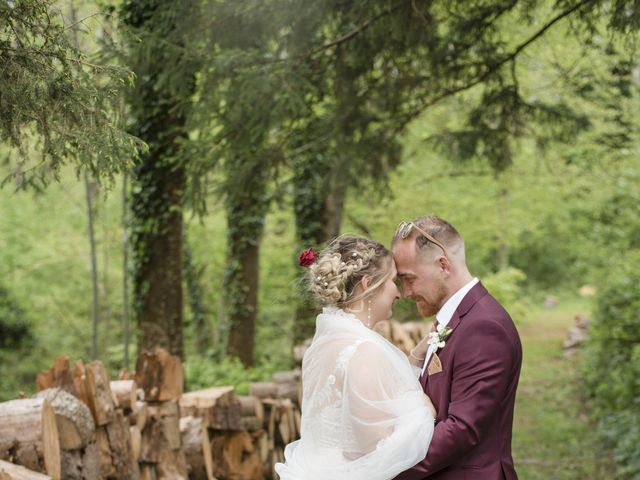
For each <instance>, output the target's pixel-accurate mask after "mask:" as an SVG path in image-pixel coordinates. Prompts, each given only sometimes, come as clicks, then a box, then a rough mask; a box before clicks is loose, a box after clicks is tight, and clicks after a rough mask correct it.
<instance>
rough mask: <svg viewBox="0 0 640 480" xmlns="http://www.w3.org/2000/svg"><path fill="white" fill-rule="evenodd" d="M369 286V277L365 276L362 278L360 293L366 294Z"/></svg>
mask: <svg viewBox="0 0 640 480" xmlns="http://www.w3.org/2000/svg"><path fill="white" fill-rule="evenodd" d="M370 285H371V276H369V275H365V276H364V277H362V291H363V292H366V291H367V290H369V286H370Z"/></svg>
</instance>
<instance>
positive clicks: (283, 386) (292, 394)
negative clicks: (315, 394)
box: [276, 383, 300, 403]
mask: <svg viewBox="0 0 640 480" xmlns="http://www.w3.org/2000/svg"><path fill="white" fill-rule="evenodd" d="M299 390H300V384H299V383H279V384H278V388H277V390H276V398H283V399H284V398H286V399H288V400H291V401H292V402H296V403H298V398H299V397H300V395H299Z"/></svg>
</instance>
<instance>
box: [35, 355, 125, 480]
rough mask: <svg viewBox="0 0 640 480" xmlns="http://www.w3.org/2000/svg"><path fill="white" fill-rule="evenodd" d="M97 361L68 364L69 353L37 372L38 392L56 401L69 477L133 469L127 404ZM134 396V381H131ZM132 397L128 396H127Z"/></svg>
mask: <svg viewBox="0 0 640 480" xmlns="http://www.w3.org/2000/svg"><path fill="white" fill-rule="evenodd" d="M111 384H112V382H110V380H109V376H108V374H107V371H106V369H105V368H104V366H103V365H102V363H101V362H99V361H94V362H91V363H88V364H87V365H85V364H83V362H82V361H81V360H77V361H76V362H75V364H74V365H73V369H71V368H70V365H69V359H68V357H59V358H58V359H56V361H55V363H54V365H53V366H52V367H51V368H50V369H49V370H45V371H43V372H42V373H40V374H39V375H38V379H37V385H38V390H40V392H39V393H38V395H37V396H38V397H42V398H47V399H48V400H49V401H50V402H51V405H52V406H53V409H54V412H55V417H56V424H57V426H58V435H59V439H60V447H61V472H62V477H63V478H65V479H73V480H75V479H78V480H80V479H89V478H129V477H131V475H132V474H133V471H134V461H133V458H132V456H131V438H130V433H129V423H128V420H127V418H126V417H125V414H126V408H128V407H129V405H127V404H126V403H124V400H121V401H123V405H120V403H119V398H122V394H120V393H119V396H118V397H116V395H114V392H113V391H112V387H111ZM128 395H129V397H131V396H133V398H135V385H133V384H131V385H130V386H129V392H128ZM129 401H130V400H129Z"/></svg>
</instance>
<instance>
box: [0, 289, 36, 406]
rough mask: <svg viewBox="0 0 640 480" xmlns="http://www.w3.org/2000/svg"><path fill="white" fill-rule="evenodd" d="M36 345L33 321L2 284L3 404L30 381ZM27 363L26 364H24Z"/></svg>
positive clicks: (0, 387) (0, 384) (0, 389)
mask: <svg viewBox="0 0 640 480" xmlns="http://www.w3.org/2000/svg"><path fill="white" fill-rule="evenodd" d="M34 346H35V338H34V334H33V320H32V319H31V318H29V316H28V313H27V312H26V311H25V309H24V308H23V307H22V306H21V305H19V304H18V301H17V300H16V298H15V297H14V295H12V293H11V292H10V291H9V290H8V289H7V288H6V287H5V286H4V285H2V284H0V365H2V370H3V372H4V375H2V378H0V401H3V400H9V399H12V398H16V397H17V395H18V392H19V391H20V390H23V389H24V388H25V385H28V384H29V383H32V382H33V381H34V379H33V378H31V372H32V368H33V367H32V365H31V364H30V362H29V360H28V353H29V350H31V349H33V348H34ZM25 360H26V361H25Z"/></svg>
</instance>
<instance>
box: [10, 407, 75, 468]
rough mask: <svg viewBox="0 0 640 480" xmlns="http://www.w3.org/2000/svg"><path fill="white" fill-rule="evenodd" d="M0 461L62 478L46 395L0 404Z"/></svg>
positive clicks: (55, 428) (54, 426) (52, 421)
mask: <svg viewBox="0 0 640 480" xmlns="http://www.w3.org/2000/svg"><path fill="white" fill-rule="evenodd" d="M0 460H5V461H7V462H11V463H16V464H19V465H22V466H24V467H25V468H27V469H29V470H32V471H34V472H38V473H46V474H47V475H48V476H49V477H51V478H53V479H54V480H60V478H62V477H61V470H60V463H61V460H60V441H59V439H58V427H57V426H56V417H55V413H54V411H53V408H52V407H51V404H50V403H49V401H48V400H47V399H46V398H29V399H20V400H11V401H9V402H4V403H0Z"/></svg>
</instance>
